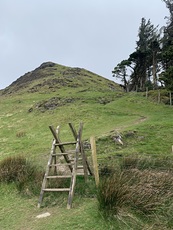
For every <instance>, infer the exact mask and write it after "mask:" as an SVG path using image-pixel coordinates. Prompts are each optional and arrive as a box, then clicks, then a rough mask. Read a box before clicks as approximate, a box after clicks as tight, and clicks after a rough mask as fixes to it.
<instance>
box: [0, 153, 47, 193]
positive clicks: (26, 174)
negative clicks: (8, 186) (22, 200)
mask: <svg viewBox="0 0 173 230" xmlns="http://www.w3.org/2000/svg"><path fill="white" fill-rule="evenodd" d="M42 177H43V173H42V171H39V170H38V169H37V167H36V166H35V165H33V164H32V163H31V162H30V161H28V160H27V159H26V158H25V157H23V156H15V157H8V158H6V159H4V160H2V161H1V162H0V182H6V183H11V182H14V183H15V184H16V187H17V189H18V190H19V191H20V192H21V191H26V192H27V193H31V192H32V193H35V192H36V191H38V187H39V190H40V188H41V182H42Z"/></svg>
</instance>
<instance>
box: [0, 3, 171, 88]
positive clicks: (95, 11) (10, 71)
mask: <svg viewBox="0 0 173 230" xmlns="http://www.w3.org/2000/svg"><path fill="white" fill-rule="evenodd" d="M165 16H169V11H168V9H167V8H166V5H165V3H164V2H163V1H162V0H0V67H1V68H0V89H3V88H5V87H7V86H8V85H10V84H11V83H12V82H13V81H15V80H16V79H17V78H19V77H20V76H22V75H24V74H25V73H26V72H29V71H31V70H33V69H35V68H37V67H38V66H40V64H42V63H43V62H46V61H52V62H55V63H58V64H62V65H65V66H70V67H80V68H85V69H87V70H89V71H92V72H94V73H97V74H99V75H101V76H103V77H105V78H109V79H111V80H115V79H114V78H113V77H112V74H111V71H112V70H113V68H114V67H115V66H116V65H117V64H118V63H119V62H120V61H122V60H123V59H126V58H128V56H129V54H130V53H132V52H133V51H135V47H136V41H137V39H138V37H137V35H138V29H139V26H140V22H141V18H142V17H145V18H146V19H147V20H148V19H150V20H151V22H152V24H154V25H155V26H156V25H159V27H161V26H164V25H166V19H164V18H165Z"/></svg>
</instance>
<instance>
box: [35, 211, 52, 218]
mask: <svg viewBox="0 0 173 230" xmlns="http://www.w3.org/2000/svg"><path fill="white" fill-rule="evenodd" d="M48 216H50V213H49V212H45V213H43V214H40V215H38V216H36V218H37V219H40V218H45V217H48Z"/></svg>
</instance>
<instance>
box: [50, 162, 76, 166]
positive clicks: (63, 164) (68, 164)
mask: <svg viewBox="0 0 173 230" xmlns="http://www.w3.org/2000/svg"><path fill="white" fill-rule="evenodd" d="M70 165H71V166H72V165H74V163H62V164H50V165H49V167H52V166H70Z"/></svg>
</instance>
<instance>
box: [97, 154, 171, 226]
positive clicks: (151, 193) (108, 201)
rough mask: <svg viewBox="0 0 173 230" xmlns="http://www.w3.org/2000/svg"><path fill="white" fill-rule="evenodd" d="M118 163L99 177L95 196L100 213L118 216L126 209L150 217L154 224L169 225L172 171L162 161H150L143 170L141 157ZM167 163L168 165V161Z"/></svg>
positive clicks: (128, 211)
mask: <svg viewBox="0 0 173 230" xmlns="http://www.w3.org/2000/svg"><path fill="white" fill-rule="evenodd" d="M158 162H159V160H158V161H157V162H155V163H158ZM165 162H166V160H165ZM137 163H139V164H137ZM152 163H153V162H152ZM122 165H123V167H119V168H118V169H114V171H113V168H112V167H111V168H110V169H109V172H110V174H108V173H107V174H105V176H102V177H101V181H100V185H99V188H98V194H97V199H98V202H99V209H100V210H101V211H102V212H103V215H104V216H105V217H111V216H114V217H116V218H120V216H121V213H122V212H124V210H126V212H127V213H131V214H132V213H133V212H135V215H140V216H143V217H146V218H147V219H148V221H149V222H152V221H153V219H154V220H155V223H154V225H157V224H158V223H159V224H160V221H161V222H162V224H161V226H162V227H163V226H164V227H169V226H173V225H172V224H173V218H172V214H171V211H172V209H173V205H172V202H173V171H172V170H171V169H169V167H167V166H166V163H165V168H163V165H162V168H160V165H159V164H155V165H154V164H152V166H153V165H154V167H150V168H148V169H146V165H147V159H146V158H145V159H144V164H142V159H135V158H130V157H128V158H126V159H125V160H124V162H123V164H122ZM142 165H143V166H144V168H142ZM149 165H151V159H149V161H148V166H149ZM167 165H170V162H169V161H168V162H167ZM138 166H139V167H138ZM157 166H158V167H157ZM107 172H108V169H107ZM163 223H164V224H163ZM154 225H153V226H154ZM151 229H154V228H151Z"/></svg>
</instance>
